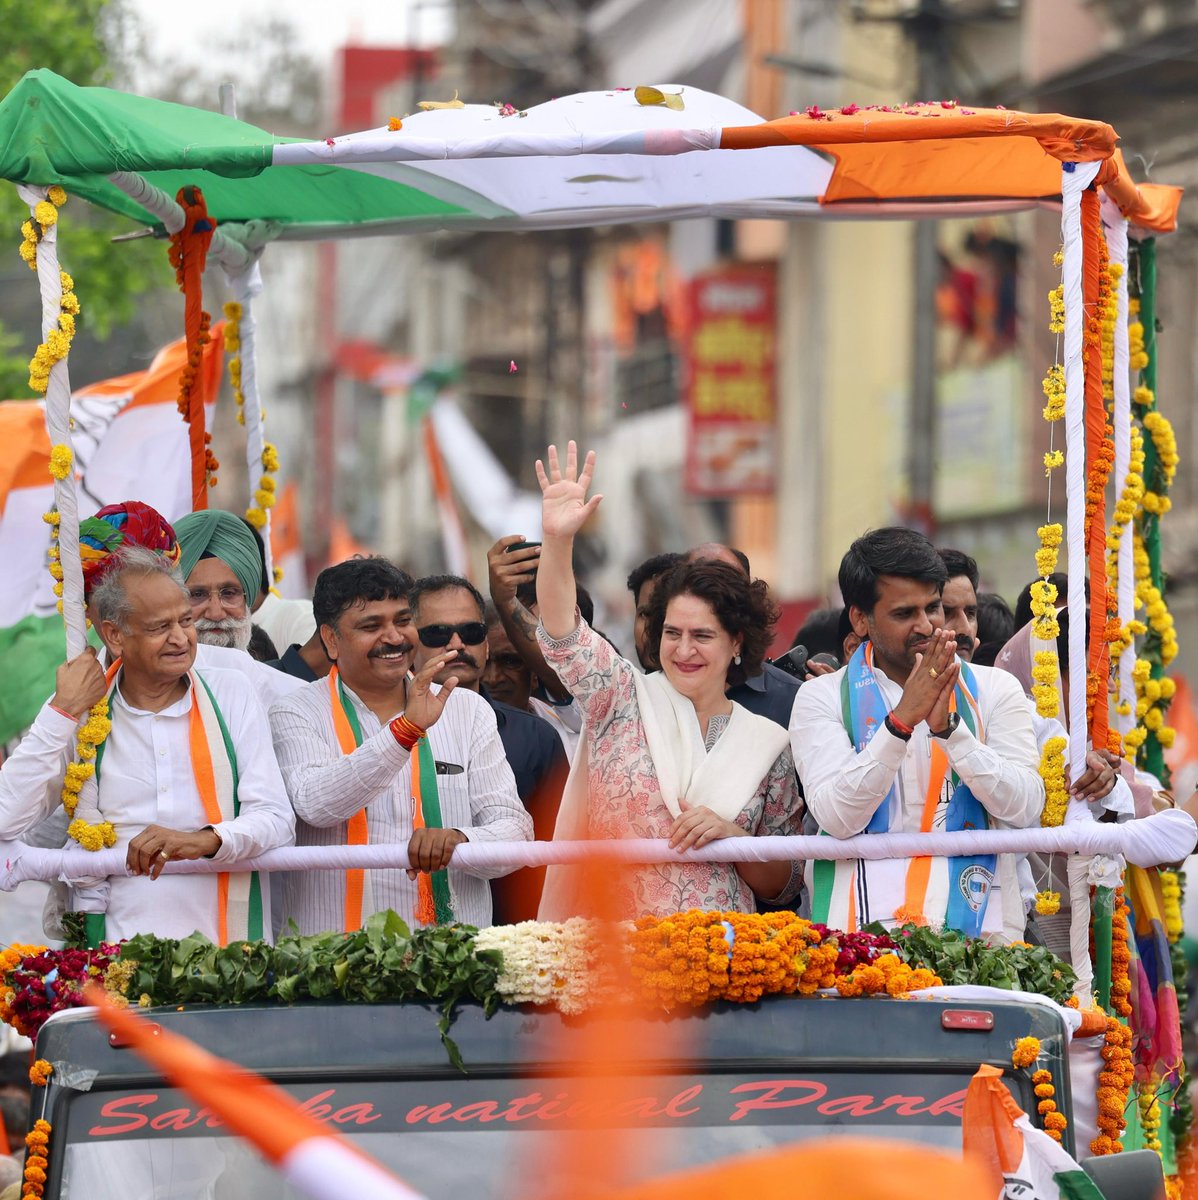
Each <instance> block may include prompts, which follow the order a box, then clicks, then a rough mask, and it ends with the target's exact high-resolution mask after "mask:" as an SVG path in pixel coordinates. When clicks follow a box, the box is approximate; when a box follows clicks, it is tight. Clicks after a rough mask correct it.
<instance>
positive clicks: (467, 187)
mask: <svg viewBox="0 0 1198 1200" xmlns="http://www.w3.org/2000/svg"><path fill="white" fill-rule="evenodd" d="M659 90H660V91H662V92H663V93H666V94H670V93H680V94H681V97H682V102H683V104H684V106H685V107H684V108H683V110H682V111H681V112H678V111H675V110H674V109H671V108H667V107H666V106H665V105H660V104H659V105H642V104H639V103H637V101H636V98H635V95H634V93H633V91H632V90H630V89H625V90H613V91H607V92H582V93H579V94H577V95H573V96H563V97H559V98H557V99H554V100H550V101H548V102H547V103H545V104H538V105H535V106H534V107H532V108H529V109H527V110H526V111H525V112H524V113H523V114H521V113H517V112H513V113H512V114H511V115H503V110H501V109H499V108H496V107H495V106H494V105H483V104H469V105H464V106H463V107H461V108H450V109H435V110H432V111H428V112H418V113H415V114H413V115H411V116H407V117H404V118H403V128H402V130H399V131H392V130H391V129H389V128H387V127H382V128H379V129H369V130H365V131H363V132H361V133H352V134H348V135H346V136H345V137H339V138H330V139H328V140H326V141H320V142H291V143H283V144H280V145H277V146H275V148H274V156H273V163H274V165H275V166H283V165H290V166H295V165H308V166H313V165H316V164H322V163H323V164H334V165H336V166H339V167H347V168H351V169H355V170H359V171H363V172H366V173H368V174H372V175H376V176H379V177H382V178H385V179H389V180H391V181H393V182H396V183H402V184H406V185H408V186H410V187H415V188H418V189H420V190H421V191H423V192H425V193H427V194H428V195H432V196H436V197H437V198H438V199H441V200H444V201H446V202H448V203H452V204H457V205H460V206H461V207H462V208H464V209H467V210H469V211H470V212H471V213H473V214H476V216H475V217H474V218H470V217H465V218H462V217H458V218H455V219H454V220H453V222H452V226H453V228H455V229H461V228H477V229H505V228H510V229H554V228H575V227H580V226H587V225H607V224H620V223H627V222H633V221H647V220H648V221H666V220H676V219H680V218H684V217H699V216H714V217H726V218H749V217H782V218H787V217H791V218H793V217H798V216H810V215H813V214H815V213H818V212H819V210H820V204H819V197H820V196H821V195H822V193H823V192H824V190H825V189H826V187H827V185H828V181H829V179H830V178H831V176H832V162H831V160H830V159H828V158H826V157H825V156H823V155H821V154H818V153H816V152H815V151H812V150H809V149H807V148H806V147H794V146H771V147H767V148H765V149H761V150H748V151H744V150H741V151H733V150H712V149H709V147H712V146H715V145H718V144H719V134H720V130H721V129H722V128H723V127H724V126H726V125H758V124H763V123H764V122H763V118H762V117H759V116H758V115H756V114H755V113H752V112H750V111H749V110H748V109H747V108H744V107H742V106H741V105H739V104H736V103H735V102H733V101H731V100H727V99H725V98H724V97H722V96H716V95H712V94H711V93H710V92H704V91H700V90H698V89H696V88H682V87H679V86H675V85H669V84H663V85H660V88H659ZM691 148H693V149H696V150H698V149H702V150H708V153H704V154H687V153H680V152H679V151H683V150H686V149H691ZM429 224H430V227H434V228H445V227H446V222H444V221H443V220H441V219H433V220H430V222H429ZM404 229H405V231H407V232H415V231H417V224H414V223H413V222H412V221H411V220H407V221H405V222H404ZM371 232H372V233H377V232H380V230H379V228H378V226H377V225H376V226H374V227H373V228H372V229H371Z"/></svg>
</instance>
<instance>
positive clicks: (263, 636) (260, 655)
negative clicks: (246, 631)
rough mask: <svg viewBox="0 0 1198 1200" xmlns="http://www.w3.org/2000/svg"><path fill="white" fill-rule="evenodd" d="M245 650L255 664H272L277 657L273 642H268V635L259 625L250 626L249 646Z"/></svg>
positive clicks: (277, 653)
mask: <svg viewBox="0 0 1198 1200" xmlns="http://www.w3.org/2000/svg"><path fill="white" fill-rule="evenodd" d="M246 650H247V651H248V652H249V656H250V658H252V659H253V660H254V661H255V662H273V661H274V660H275V659H276V658H278V657H279V652H278V650H276V649H275V644H274V642H272V641H271V640H270V634H269V633H267V632H266V630H265V629H263V628H262V626H261V625H251V626H250V644H249V645H248V646H247V647H246Z"/></svg>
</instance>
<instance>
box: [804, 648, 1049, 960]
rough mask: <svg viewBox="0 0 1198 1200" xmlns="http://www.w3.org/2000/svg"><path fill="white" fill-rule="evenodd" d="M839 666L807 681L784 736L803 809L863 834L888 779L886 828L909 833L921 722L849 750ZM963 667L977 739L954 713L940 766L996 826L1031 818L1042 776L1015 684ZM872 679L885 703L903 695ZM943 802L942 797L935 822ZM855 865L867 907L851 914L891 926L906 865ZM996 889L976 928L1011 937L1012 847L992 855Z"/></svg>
mask: <svg viewBox="0 0 1198 1200" xmlns="http://www.w3.org/2000/svg"><path fill="white" fill-rule="evenodd" d="M845 669H846V668H843V667H842V668H841V669H840V670H839V671H836V672H834V673H833V674H831V675H821V676H819V677H817V678H815V679H810V680H808V681H807V682H806V683H804V684H803V686H802V687H801V688H800V689H799V694H798V696H797V697H796V698H795V705H794V711H793V713H792V715H791V721H790V744H791V749H792V751H793V752H794V759H795V766H796V767H797V768H798V772H799V779H800V780H801V781H802V784H803V792H804V795H805V797H806V800H807V809H808V811H809V812H810V813H811V814H812V815H813V816H814V818H815V820H816V821H817V822H818V823H819V826H820V828H821V829H822V830H824V831H825V832H827V833H829V834H831V835H832V836H833V837H839V838H847V837H853V836H854V835H855V834H858V833H862V832H864V830H865V828H866V827H867V826H868V824H869V821H870V818H871V817H872V816H873V814H874V812H875V811H876V810H877V808H878V806H879V805H880V804H881V803H882V802H883V800H885V798H886V796H887V794H888V792H889V791H890V788H891V786H892V785H894V786H895V787H896V790H897V793H898V798H899V803H900V806H901V812H900V814H899V816H898V818H897V820H896V821H895V823H894V824H893V826H892V828H893V829H894V831H895V832H900V831H901V832H904V833H914V832H918V831H919V827H920V821H921V818H922V815H923V808H924V798H925V795H926V793H927V787H928V780H929V776H930V773H931V760H932V751H931V743H930V734H929V731H928V727H927V724H926V723H925V722H920V724H919V725H917V726H916V728H915V732H914V733H913V734H912V735H911V740H910V741H909V742H906V741H903V739H902V738H898V737H895V736H894V735H893V734H892V733H891V732H890V731H889V730H888V729H887V728H886V727H885V725H880V726H879V727H878V730H877V732H876V733H875V734H874V736H873V738H872V739H871V740H870V742H869V743H868V744H867V745H866V746H865V747H864V748H863V749H862V750H861V751H860V752H858V751H857V750H855V749H854V748H853V746H852V744H851V743H850V741H849V736H848V732H847V730H846V729H845V727H844V720H843V716H842V712H841V694H840V686H841V679H842V678H843V676H844V673H845ZM971 670H972V671H973V673H974V675H975V677H976V678H977V682H978V697H977V700H978V708H979V710H980V712H981V718H982V724H983V729H984V733H985V741H984V742H982V741H979V740H978V739H977V738H976V737H975V736H974V735H973V734H972V733H971V732H970V730H969V727H968V726H967V725H966V723H965V722H964V721H962V722H961V723H960V724H959V725H958V726H957V729H956V731H955V732H954V733H953V735H952V736H951V737H949V738H948V739H947V740H946V741H945V743H944V744H945V749H946V752H947V754H948V761H949V766H950V768H951V769H952V770H953V771H955V772H956V773H957V775H958V777H959V778H960V779H961V781H962V782H963V783H965V784H966V785H967V786H968V787H969V789H970V791H972V792H973V794H974V796H976V797H977V800H978V802H979V803H980V804H981V805H982V807H983V808H985V809H986V811H987V812H988V813H989V814H990V817H991V819H992V820H993V821H994V822H995V823H996V824H1000V825H1004V826H1008V827H1010V828H1015V829H1022V828H1027V827H1029V826H1032V825H1036V824H1037V823H1038V822H1039V820H1040V813H1041V810H1042V809H1043V807H1044V784H1043V782H1042V780H1041V779H1040V772H1039V761H1040V759H1039V754H1038V752H1037V748H1036V739H1035V735H1034V734H1033V732H1032V722H1031V715H1030V714H1029V712H1028V706H1027V700H1026V698H1025V697H1024V694H1023V690H1022V688H1020V686H1019V684H1018V682H1017V681H1016V680H1015V679H1014V678H1013V677H1012V676H1011V675H1009V674H1007V672H1005V671H999V670H995V669H994V668H989V667H971ZM874 677H875V679H876V680H877V683H878V687H879V689H880V690H881V693H882V696H883V698H884V699H885V701H886V703H887V705H888V706H889V707H890V708H891V709H892V710H893V709H894V708H895V707H896V706H897V705H898V703H899V701H900V700H901V699H902V694H903V689H902V686H901V685H900V684H898V683H895V682H894V681H893V680H892V679H890V678H888V677H887V676H886V675H884V674H883V673H882V672H881V671H876V672H875V673H874ZM947 791H948V789H947V788H946V789H945V792H946V793H947ZM943 810H944V803H943V801H942V804H941V811H940V813H939V814H938V818H939V820H940V821H943ZM943 861H944V860H934V863H936V864H940V863H942V862H943ZM864 870H865V872H866V875H867V877H868V882H867V888H866V891H867V893H868V898H869V905H870V911H869V913H859V914H858V920H859V921H860V923H862V924H865V923H867V922H869V921H871V920H881V921H884V922H886V923H888V924H893V920H892V918H893V914H894V912H895V910H896V909H897V908H899V907H900V906H901V905H902V904H903V901H904V894H903V891H902V885H903V883H904V882H905V878H906V872H905V870H901V871H896V870H895V869H894V867H893V864H885V863H882V864H875V863H866V864H864ZM934 884H935V872H934V877H933V885H934ZM996 888H998V889H1001V904H1000V903H999V901H1000V896H991V900H990V903H989V904H988V905H987V910H986V921H985V925H984V926H983V928H984V929H985V930H986V931H988V932H996V933H997V932H1002V933H1004V935H1005V936H1007V937H1008V938H1009V939H1012V940H1013V939H1015V938H1018V937H1020V936H1021V935H1022V929H1023V905H1022V903H1021V901H1020V896H1019V886H1018V883H1017V880H1016V873H1015V862H1014V859H1013V857H1012V856H1011V855H1000V856H999V862H998V879H997V881H996Z"/></svg>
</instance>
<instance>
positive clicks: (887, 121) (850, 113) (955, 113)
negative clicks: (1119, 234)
mask: <svg viewBox="0 0 1198 1200" xmlns="http://www.w3.org/2000/svg"><path fill="white" fill-rule="evenodd" d="M992 137H999V138H1008V137H1022V138H1031V139H1034V140H1035V141H1037V142H1039V143H1040V146H1041V148H1042V149H1043V150H1044V151H1045V152H1046V153H1048V154H1051V155H1052V157H1053V158H1058V159H1060V160H1061V161H1062V162H1096V161H1098V160H1100V159H1104V158H1110V156H1111V155H1112V154H1113V153H1114V152H1115V143H1116V141H1117V140H1118V138H1117V136H1116V134H1115V131H1114V130H1113V129H1112V128H1111V127H1110V126H1109V125H1107V124H1106V123H1105V122H1103V121H1083V120H1079V119H1077V118H1076V117H1065V116H1062V115H1061V114H1060V113H1024V112H1016V111H1014V110H1013V109H1007V108H962V107H961V106H959V105H958V104H956V103H955V102H954V101H945V102H944V103H943V104H908V105H904V106H902V107H901V108H894V107H890V106H888V105H870V106H868V107H866V108H858V107H857V106H856V105H848V106H846V107H845V108H838V109H832V110H831V111H829V112H821V111H820V110H819V109H809V110H808V111H807V112H806V113H801V114H798V115H796V116H793V117H781V118H779V119H778V120H776V121H766V122H765V123H764V124H762V125H741V126H732V127H728V128H725V129H724V131H723V135H722V137H721V138H720V147H721V149H729V150H745V149H755V148H758V147H761V146H787V145H790V146H841V145H848V144H851V143H853V142H920V141H927V140H929V139H943V138H992Z"/></svg>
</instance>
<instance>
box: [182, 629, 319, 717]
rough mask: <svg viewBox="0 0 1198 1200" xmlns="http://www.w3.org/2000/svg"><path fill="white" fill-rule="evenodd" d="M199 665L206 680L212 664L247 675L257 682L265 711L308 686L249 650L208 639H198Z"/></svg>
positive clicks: (255, 684)
mask: <svg viewBox="0 0 1198 1200" xmlns="http://www.w3.org/2000/svg"><path fill="white" fill-rule="evenodd" d="M288 645H290V643H288ZM278 649H279V653H280V654H281V653H282V652H283V651H284V650H286V649H287V646H280V647H278ZM195 665H196V667H197V668H202V669H203V671H204V678H205V679H207V678H208V668H210V667H218V668H220V669H221V670H223V671H236V672H238V674H241V675H244V676H245V677H246V678H247V679H248V680H249V681H250V683H252V684H253V685H254V693H255V695H257V697H258V699H259V701H260V702H261V704H262V708H263V709H264V710H265V709H268V708H270V706H271V705H272V704H273V703H274V702H275V701H276V700H278V699H279V698H280V697H281V696H287V695H289V694H290V693H291V692H294V691H295V690H296V689H297V688H302V687H303V686H304V681H303V680H302V679H296V678H295V677H294V676H293V675H288V674H287V673H286V672H285V671H280V670H279V669H278V668H277V667H268V666H267V665H266V663H262V662H258V661H257V659H254V658H251V657H250V655H249V652H248V651H246V650H234V649H233V648H232V647H231V646H209V645H208V643H207V642H197V643H196V661H195Z"/></svg>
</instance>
